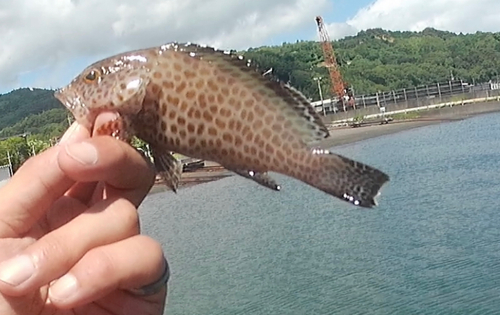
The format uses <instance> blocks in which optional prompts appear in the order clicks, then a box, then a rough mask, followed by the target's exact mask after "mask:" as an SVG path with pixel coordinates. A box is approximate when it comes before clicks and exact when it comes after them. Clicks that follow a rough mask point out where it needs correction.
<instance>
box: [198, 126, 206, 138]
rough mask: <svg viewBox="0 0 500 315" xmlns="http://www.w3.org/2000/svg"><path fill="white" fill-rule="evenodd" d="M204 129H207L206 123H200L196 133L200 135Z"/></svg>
mask: <svg viewBox="0 0 500 315" xmlns="http://www.w3.org/2000/svg"><path fill="white" fill-rule="evenodd" d="M203 131H205V125H204V124H199V125H198V129H196V134H198V136H201V135H202V134H203Z"/></svg>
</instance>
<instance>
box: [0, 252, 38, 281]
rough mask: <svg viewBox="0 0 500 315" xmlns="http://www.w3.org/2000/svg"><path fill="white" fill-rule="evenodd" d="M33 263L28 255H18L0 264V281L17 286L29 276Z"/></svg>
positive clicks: (33, 266) (33, 269)
mask: <svg viewBox="0 0 500 315" xmlns="http://www.w3.org/2000/svg"><path fill="white" fill-rule="evenodd" d="M34 273H35V265H34V264H33V261H32V260H31V259H30V257H28V256H18V257H14V258H12V259H10V260H7V261H5V262H3V263H1V264H0V281H2V282H5V283H7V284H10V285H11V286H18V285H20V284H22V283H23V282H25V281H26V280H28V279H29V278H31V276H33V274H34Z"/></svg>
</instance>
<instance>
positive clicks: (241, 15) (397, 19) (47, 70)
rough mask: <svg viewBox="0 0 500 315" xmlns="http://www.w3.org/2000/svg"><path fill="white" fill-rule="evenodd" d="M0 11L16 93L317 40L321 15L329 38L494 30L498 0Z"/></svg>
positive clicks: (81, 2)
mask: <svg viewBox="0 0 500 315" xmlns="http://www.w3.org/2000/svg"><path fill="white" fill-rule="evenodd" d="M3 2H5V6H4V5H3V6H2V9H0V42H2V45H1V46H0V73H1V74H2V75H1V76H0V93H6V92H8V91H10V90H12V89H15V88H19V87H43V88H51V87H52V88H58V87H61V86H62V85H64V84H66V83H68V82H69V81H70V80H71V79H72V78H73V77H74V76H75V75H76V74H78V73H79V72H80V71H81V70H82V69H83V68H84V67H86V66H87V65H89V64H90V63H92V62H94V61H96V60H98V59H100V58H104V57H106V56H110V55H112V54H115V53H119V52H122V51H126V50H130V49H137V48H143V47H149V46H155V45H159V44H162V43H166V42H169V41H180V42H183V41H191V42H197V43H203V44H208V45H212V46H216V47H220V48H232V49H246V48H248V47H256V46H262V45H279V44H281V43H282V42H295V41H296V40H310V39H317V33H316V31H317V30H316V25H315V21H314V17H315V16H316V15H322V16H323V19H324V21H325V23H327V25H328V30H329V32H330V36H331V37H332V38H333V39H337V38H341V37H343V36H346V35H354V34H356V33H357V32H358V31H360V30H364V29H367V28H374V27H381V28H384V29H390V30H412V31H418V30H421V29H423V28H425V27H435V28H438V29H442V30H448V31H454V32H475V31H499V29H500V22H498V21H500V1H498V0H476V1H475V2H471V1H468V0H434V1H433V2H429V1H424V0H407V1H404V2H402V1H400V0H374V1H368V0H354V1H347V0H340V1H335V0H314V1H313V0H273V1H269V0H252V1H249V0H183V1H173V0H107V1H106V2H103V1H100V0H52V2H51V6H46V5H44V4H43V3H44V2H41V1H40V2H34V1H33V0H3ZM4 8H7V9H4ZM485 8H488V10H485ZM471 16H480V17H481V18H480V19H471V18H470V17H471Z"/></svg>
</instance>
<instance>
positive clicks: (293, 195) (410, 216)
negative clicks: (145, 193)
mask: <svg viewBox="0 0 500 315" xmlns="http://www.w3.org/2000/svg"><path fill="white" fill-rule="evenodd" d="M499 121H500V114H490V115H486V116H478V117H475V118H471V119H468V120H464V121H460V122H453V123H444V124H439V125H433V126H428V127H425V128H419V129H413V130H409V131H405V132H401V133H397V134H393V135H389V136H384V137H380V138H375V139H370V140H367V141H362V142H358V143H355V144H350V145H346V146H342V147H336V148H334V149H333V150H334V151H335V152H338V153H341V154H344V155H346V156H349V157H352V158H355V159H358V160H361V161H364V162H367V163H369V164H371V165H373V166H376V167H379V168H381V169H383V170H384V171H386V172H387V173H388V174H389V175H390V176H391V181H390V182H389V184H388V185H386V186H385V188H384V189H383V192H382V193H383V194H382V196H381V198H379V202H380V206H379V207H378V208H376V209H373V210H364V209H360V208H355V207H352V206H351V205H349V204H347V203H344V202H342V201H339V200H336V199H334V198H332V197H330V196H328V195H326V194H324V193H323V192H320V191H317V190H315V189H313V188H311V187H309V186H307V185H305V184H302V183H300V182H298V181H296V180H293V179H290V178H287V177H284V176H280V175H275V177H276V178H277V179H278V180H279V181H280V183H281V184H282V185H283V191H281V192H274V191H270V190H266V189H265V188H263V187H261V186H258V185H256V184H254V183H252V182H250V181H248V180H245V179H243V178H240V177H230V178H226V179H223V180H220V181H216V182H212V183H209V184H204V185H200V186H195V187H192V188H188V189H183V190H181V191H180V192H179V193H178V194H177V195H175V194H173V193H160V194H155V195H151V196H149V197H148V198H147V200H146V201H145V202H144V204H143V206H142V207H141V209H140V212H141V220H142V224H143V231H144V232H145V233H146V234H149V235H151V236H153V237H155V238H156V239H158V240H160V241H161V242H162V243H163V244H164V249H165V251H166V253H167V255H168V258H169V262H170V265H171V268H172V278H171V282H170V291H169V304H168V306H167V314H172V315H178V314H190V315H193V314H219V315H221V314H500V294H499V293H500V229H499V227H500V219H499V214H498V213H499V210H500V201H499V198H498V195H499V193H500V176H499V174H500V140H499V138H500V125H499V123H498V122H499Z"/></svg>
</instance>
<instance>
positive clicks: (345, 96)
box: [316, 16, 356, 111]
mask: <svg viewBox="0 0 500 315" xmlns="http://www.w3.org/2000/svg"><path fill="white" fill-rule="evenodd" d="M316 23H317V24H318V32H319V37H320V41H321V48H322V49H323V56H324V58H325V66H326V67H327V68H328V72H329V73H330V81H331V92H332V95H336V96H337V97H338V98H339V104H342V108H343V109H344V111H346V109H347V108H346V106H350V107H352V108H353V109H355V108H356V103H355V101H354V95H353V94H352V92H351V90H350V89H349V88H347V87H346V84H345V83H344V80H343V79H342V75H341V74H340V70H339V68H338V64H337V60H336V59H335V53H334V52H333V47H332V41H331V40H330V36H329V35H328V32H327V30H326V27H325V24H324V23H323V18H322V17H321V16H317V17H316Z"/></svg>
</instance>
